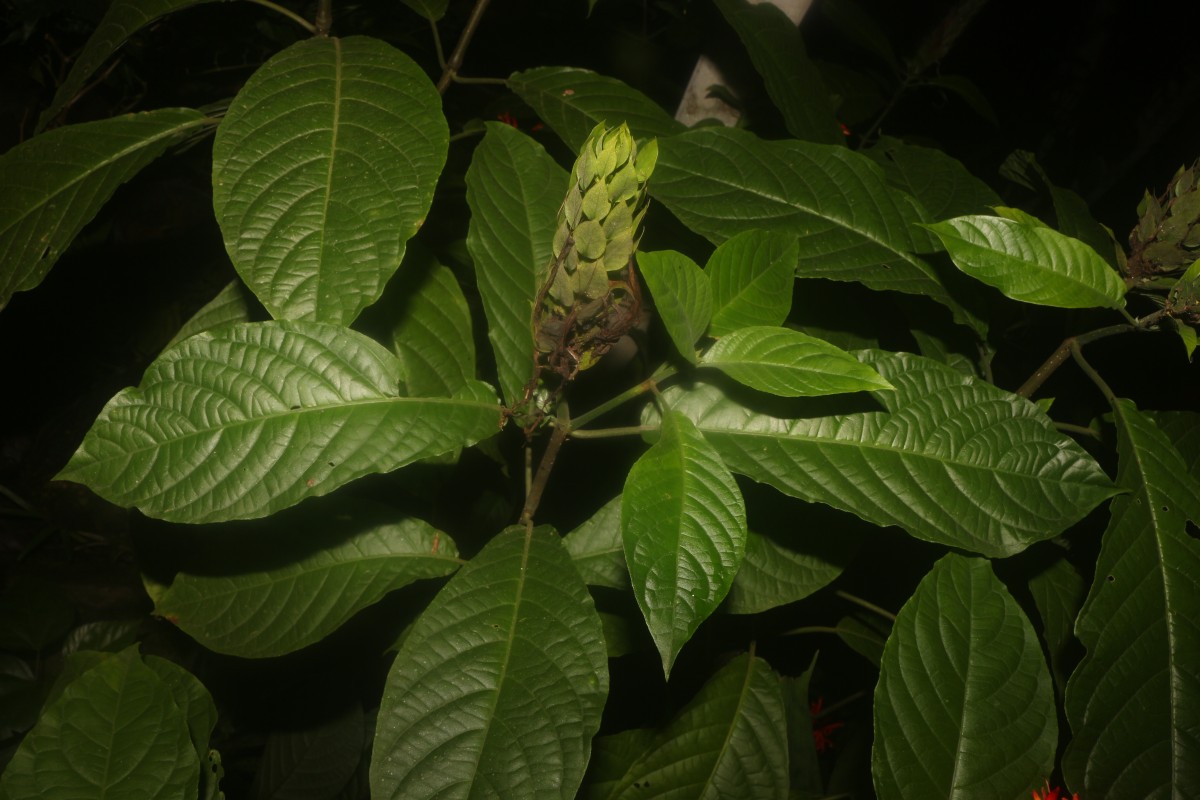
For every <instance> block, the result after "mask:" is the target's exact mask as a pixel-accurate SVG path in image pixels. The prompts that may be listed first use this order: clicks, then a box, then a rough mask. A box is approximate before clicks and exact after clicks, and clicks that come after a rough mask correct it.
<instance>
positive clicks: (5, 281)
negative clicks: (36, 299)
mask: <svg viewBox="0 0 1200 800" xmlns="http://www.w3.org/2000/svg"><path fill="white" fill-rule="evenodd" d="M211 124H212V120H210V119H208V118H207V117H205V116H204V115H203V114H201V113H200V112H199V111H193V110H191V109H190V108H163V109H159V110H158V111H148V112H145V113H142V114H125V115H123V116H119V117H113V118H112V119H105V120H100V121H98V122H86V123H83V124H81V125H69V126H66V127H62V128H58V129H56V130H53V131H50V132H48V133H44V134H42V135H40V136H35V137H33V138H32V139H29V140H28V141H26V142H23V143H21V144H19V145H17V146H16V147H14V148H12V149H11V150H9V151H8V152H7V153H5V154H4V155H3V156H0V186H3V187H4V193H3V195H0V309H2V308H4V306H5V305H7V304H8V301H9V299H10V298H11V297H12V296H13V294H14V293H16V292H23V291H26V290H28V289H32V288H33V287H35V286H37V285H38V284H39V283H41V282H42V279H43V278H45V277H46V273H47V272H49V271H50V268H51V267H53V266H54V264H55V262H56V261H58V259H59V257H60V256H61V255H62V254H63V252H65V251H66V249H67V247H68V246H69V245H70V244H71V241H72V240H73V239H74V238H75V236H76V234H78V233H79V231H80V230H82V229H83V226H84V225H86V224H87V223H88V222H89V221H91V219H92V218H93V217H94V216H96V212H98V211H99V210H100V208H101V207H102V206H103V205H104V204H105V203H106V202H107V201H108V198H110V197H112V194H113V192H115V191H116V190H117V187H119V186H120V185H121V184H123V183H125V182H126V181H127V180H129V179H130V178H132V177H133V176H134V175H136V174H137V173H138V172H140V171H141V170H142V168H144V167H145V166H146V165H147V164H149V163H150V162H151V161H153V160H154V159H156V158H158V157H159V156H160V155H162V153H163V151H164V150H166V149H167V147H169V146H170V145H172V144H174V143H176V142H179V141H180V140H181V139H183V138H184V137H186V136H187V135H189V134H193V133H196V132H197V131H199V130H202V129H203V128H204V127H205V126H206V125H211Z"/></svg>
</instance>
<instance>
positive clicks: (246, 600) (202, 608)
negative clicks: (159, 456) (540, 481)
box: [155, 500, 460, 658]
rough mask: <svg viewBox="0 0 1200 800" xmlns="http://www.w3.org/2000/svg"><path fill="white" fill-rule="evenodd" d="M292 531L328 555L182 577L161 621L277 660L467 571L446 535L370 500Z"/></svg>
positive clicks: (162, 608) (223, 648) (322, 514)
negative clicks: (415, 590) (406, 589)
mask: <svg viewBox="0 0 1200 800" xmlns="http://www.w3.org/2000/svg"><path fill="white" fill-rule="evenodd" d="M280 522H281V524H282V522H283V521H282V520H281V521H280ZM286 524H287V526H288V529H289V530H290V531H291V532H292V534H293V535H292V537H291V538H293V539H294V540H296V541H298V542H301V543H308V544H310V545H316V544H317V543H319V542H322V540H324V542H326V544H325V546H323V547H320V548H319V549H315V550H313V552H311V553H310V554H309V555H306V556H304V557H303V558H299V559H297V560H294V561H289V562H287V563H284V564H283V565H278V566H272V567H269V568H265V569H259V570H238V571H237V572H236V573H234V574H229V575H193V574H189V573H186V572H185V573H180V574H179V575H178V576H176V578H175V581H174V582H173V583H172V584H171V586H170V588H169V589H168V590H167V591H166V593H165V594H164V595H163V596H162V597H161V598H160V599H159V601H158V603H157V604H156V606H155V613H156V614H158V615H159V616H161V617H165V618H166V619H168V620H170V621H171V622H172V623H174V624H175V625H177V626H178V627H179V628H180V629H181V630H183V631H184V632H186V633H187V634H188V635H189V636H191V637H192V638H193V639H195V640H196V641H198V642H199V643H200V644H202V645H204V646H205V647H207V648H208V649H209V650H215V651H216V652H218V653H228V654H230V655H235V656H240V657H242V658H268V657H271V656H278V655H283V654H284V653H290V652H292V651H294V650H299V649H300V648H301V647H306V646H307V645H310V644H313V643H314V642H318V641H320V640H321V639H324V638H325V637H326V636H328V635H329V634H330V633H332V632H333V631H334V630H336V629H337V628H339V627H340V626H341V625H342V624H343V623H344V622H345V621H346V620H348V619H350V617H351V616H353V615H354V614H356V613H357V612H358V611H360V610H362V609H363V608H366V607H367V606H369V605H371V604H373V603H376V602H378V601H379V600H380V599H382V598H383V596H384V595H385V594H387V593H388V592H391V591H394V590H395V589H399V588H400V587H402V586H407V585H408V584H410V583H412V582H413V581H416V580H419V579H421V578H437V577H441V576H443V575H448V574H450V573H451V572H453V571H454V570H455V569H457V568H458V565H459V563H460V562H459V560H458V549H457V548H456V547H455V545H454V542H453V541H452V540H451V539H450V537H448V536H447V535H446V534H444V533H441V532H439V531H437V530H434V528H432V527H431V526H430V525H428V524H427V523H425V522H422V521H421V520H419V519H403V520H400V521H399V522H397V521H396V514H395V512H394V511H391V510H390V509H388V508H386V507H383V506H375V505H372V504H370V503H367V502H365V501H362V500H356V501H354V502H353V503H336V504H334V505H332V506H329V505H322V506H317V507H316V509H315V513H314V510H312V509H306V510H305V512H304V513H303V514H295V515H290V516H289V517H288V518H287V523H286ZM242 529H245V530H246V534H247V535H253V534H254V533H261V531H256V530H249V529H246V527H245V523H242Z"/></svg>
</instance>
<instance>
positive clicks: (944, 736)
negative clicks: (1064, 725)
mask: <svg viewBox="0 0 1200 800" xmlns="http://www.w3.org/2000/svg"><path fill="white" fill-rule="evenodd" d="M1057 741H1058V721H1057V713H1056V712H1055V707H1054V690H1053V688H1052V685H1051V682H1050V673H1049V671H1048V670H1047V669H1046V662H1045V661H1044V660H1043V658H1042V652H1041V647H1040V646H1039V644H1038V639H1037V635H1036V634H1035V633H1034V631H1033V626H1032V625H1030V624H1029V620H1028V619H1026V618H1025V615H1024V614H1023V613H1021V609H1020V607H1019V606H1018V605H1017V603H1016V601H1015V600H1013V599H1012V597H1010V596H1009V594H1008V592H1007V590H1006V589H1005V588H1004V585H1003V584H1002V583H1000V581H999V580H997V579H996V576H995V575H993V574H992V569H991V566H990V565H989V564H988V562H987V561H986V560H984V559H980V558H964V557H962V556H959V555H953V554H952V555H948V556H945V557H943V558H942V559H941V560H940V561H938V563H937V564H935V565H934V568H933V570H932V571H931V572H930V573H929V574H928V575H927V576H925V578H924V579H923V580H922V581H921V584H920V585H919V586H918V587H917V590H916V592H914V593H913V596H912V597H910V598H909V600H908V602H906V603H905V604H904V607H903V608H901V609H900V613H899V615H898V616H897V617H896V622H895V624H894V625H893V627H892V633H891V635H890V636H889V637H888V641H887V645H886V646H885V647H884V651H883V662H882V664H881V665H880V671H879V683H878V684H877V685H876V687H875V744H874V749H873V751H872V774H873V776H874V779H875V790H876V792H878V794H879V797H880V800H894V798H903V799H904V800H924V798H929V797H947V798H953V800H968V799H969V798H977V797H1023V796H1026V795H1027V794H1028V792H1029V791H1030V790H1031V789H1034V788H1037V787H1040V785H1041V783H1042V781H1043V780H1044V779H1045V776H1046V775H1048V774H1049V773H1050V770H1051V768H1052V767H1053V765H1054V750H1055V746H1056V744H1057Z"/></svg>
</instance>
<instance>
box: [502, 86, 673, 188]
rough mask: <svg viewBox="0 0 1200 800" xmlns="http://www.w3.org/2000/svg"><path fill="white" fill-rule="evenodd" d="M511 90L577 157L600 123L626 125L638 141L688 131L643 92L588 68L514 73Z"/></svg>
mask: <svg viewBox="0 0 1200 800" xmlns="http://www.w3.org/2000/svg"><path fill="white" fill-rule="evenodd" d="M508 87H509V88H510V89H512V90H513V91H514V92H515V93H516V94H517V96H519V97H520V98H521V99H522V100H524V101H525V102H526V103H528V104H529V106H530V108H532V109H533V110H534V111H536V112H537V115H538V116H539V117H541V118H542V119H543V120H545V122H546V124H547V125H549V126H550V127H551V128H552V129H553V130H554V132H555V133H557V134H558V135H559V136H560V137H562V140H563V141H564V142H566V143H567V147H569V148H571V150H573V151H576V152H578V150H579V148H580V147H582V146H583V143H584V141H585V140H586V139H587V137H588V134H589V133H591V132H592V129H593V128H595V127H596V124H597V123H600V122H607V123H609V124H610V125H618V124H620V123H622V122H624V123H626V124H627V125H628V126H629V129H630V130H631V131H632V132H633V135H634V136H636V137H638V138H639V139H643V138H650V137H660V138H661V137H663V136H671V135H672V134H676V133H679V132H680V131H682V130H684V127H683V123H681V122H678V121H677V120H675V119H674V118H672V117H671V115H670V114H668V113H667V112H666V111H663V110H662V108H660V107H659V106H658V104H657V103H655V102H654V101H653V100H651V99H650V98H648V97H646V96H645V95H644V94H642V93H641V92H639V91H637V90H636V89H632V88H630V87H629V86H627V85H625V84H624V83H622V82H621V81H619V80H617V79H616V78H609V77H608V76H606V75H599V74H597V73H595V72H591V71H590V70H586V69H575V68H573V67H537V68H535V69H529V70H525V71H524V72H514V73H513V74H512V75H511V76H510V77H509V79H508ZM561 199H562V198H559V200H560V201H561Z"/></svg>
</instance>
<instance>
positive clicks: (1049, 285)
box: [927, 216, 1125, 308]
mask: <svg viewBox="0 0 1200 800" xmlns="http://www.w3.org/2000/svg"><path fill="white" fill-rule="evenodd" d="M927 227H928V228H929V229H930V230H931V231H933V232H934V233H935V234H937V236H938V238H939V239H941V240H942V244H943V245H945V247H946V250H947V252H949V253H950V258H951V259H953V261H954V263H955V265H957V266H958V268H959V269H961V270H962V271H963V272H965V273H967V274H968V275H970V276H972V277H973V278H977V279H978V280H981V281H983V282H984V283H986V284H988V285H989V286H994V287H996V288H997V289H999V290H1000V291H1001V292H1003V293H1004V294H1005V295H1007V296H1008V297H1011V298H1013V299H1014V300H1022V301H1024V302H1026V303H1035V304H1037V305H1043V306H1054V307H1056V308H1093V307H1097V306H1104V307H1108V308H1120V307H1121V306H1123V305H1124V302H1125V301H1124V298H1125V284H1124V283H1123V282H1122V281H1121V278H1120V277H1119V276H1118V275H1117V273H1116V272H1115V271H1114V270H1113V269H1112V268H1111V267H1110V266H1109V265H1108V264H1107V263H1106V262H1105V261H1104V259H1102V258H1101V257H1100V256H1099V255H1097V254H1096V251H1095V250H1093V249H1092V248H1090V247H1088V246H1087V245H1086V244H1084V243H1083V242H1081V241H1079V240H1078V239H1072V238H1070V237H1069V236H1064V235H1062V234H1061V233H1059V232H1057V231H1055V230H1052V229H1050V228H1047V227H1045V226H1040V225H1033V224H1028V223H1021V222H1018V221H1016V220H1011V219H1005V218H1003V217H989V216H967V217H955V218H954V219H949V220H946V221H944V222H938V223H936V224H934V225H929V226H927Z"/></svg>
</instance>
